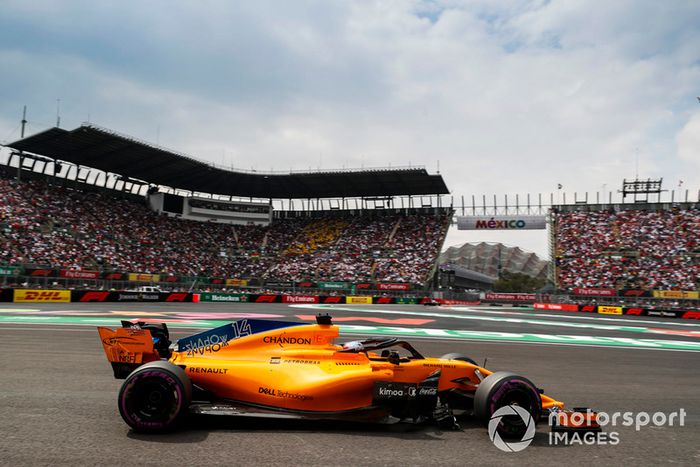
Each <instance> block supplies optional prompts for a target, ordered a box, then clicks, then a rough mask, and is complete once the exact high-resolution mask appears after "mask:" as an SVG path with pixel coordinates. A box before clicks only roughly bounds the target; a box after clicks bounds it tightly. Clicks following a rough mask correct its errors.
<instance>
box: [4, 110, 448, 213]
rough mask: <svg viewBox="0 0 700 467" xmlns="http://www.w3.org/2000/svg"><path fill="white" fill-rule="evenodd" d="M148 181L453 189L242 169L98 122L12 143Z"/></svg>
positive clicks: (332, 189) (371, 177) (351, 190)
mask: <svg viewBox="0 0 700 467" xmlns="http://www.w3.org/2000/svg"><path fill="white" fill-rule="evenodd" d="M7 146H8V147H10V148H13V149H15V150H17V151H23V152H28V153H32V154H37V155H41V156H44V157H49V158H52V159H55V160H60V161H65V162H70V163H73V164H76V165H80V166H84V167H90V168H94V169H98V170H101V171H104V172H108V173H113V174H118V175H121V176H126V177H129V178H132V179H136V180H141V181H144V182H146V183H150V184H155V185H162V186H167V187H170V188H175V189H181V190H188V191H193V192H201V193H212V194H220V195H228V196H242V197H254V198H270V199H314V198H360V197H363V198H364V197H389V196H418V195H441V194H447V193H449V190H448V189H447V186H446V185H445V182H444V180H443V178H442V176H441V175H439V174H438V175H430V174H428V172H427V171H426V170H425V168H420V167H419V168H416V167H413V168H394V169H392V168H382V169H366V170H337V171H323V172H321V171H319V172H272V173H263V172H242V171H235V170H229V169H225V168H220V167H217V166H215V165H213V164H209V163H206V162H203V161H200V160H197V159H195V158H193V157H190V156H186V155H184V154H179V153H176V152H173V151H170V150H167V149H164V148H160V147H158V146H154V145H151V144H148V143H145V142H142V141H139V140H137V139H134V138H131V137H128V136H123V135H120V134H117V133H115V132H113V131H111V130H106V129H103V128H100V127H97V126H95V125H91V124H83V125H82V126H80V127H78V128H76V129H74V130H70V131H69V130H64V129H61V128H50V129H48V130H45V131H42V132H40V133H37V134H35V135H32V136H29V137H26V138H24V139H21V140H19V141H15V142H13V143H10V144H8V145H7Z"/></svg>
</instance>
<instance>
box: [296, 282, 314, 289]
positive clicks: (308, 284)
mask: <svg viewBox="0 0 700 467" xmlns="http://www.w3.org/2000/svg"><path fill="white" fill-rule="evenodd" d="M297 287H302V288H304V289H309V288H313V287H316V284H314V283H313V282H298V283H297Z"/></svg>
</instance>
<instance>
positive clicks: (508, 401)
mask: <svg viewBox="0 0 700 467" xmlns="http://www.w3.org/2000/svg"><path fill="white" fill-rule="evenodd" d="M512 404H515V405H519V406H521V407H523V408H525V409H527V411H528V412H529V413H530V415H531V416H532V418H533V421H534V422H535V423H536V422H537V421H538V420H539V418H540V413H541V411H542V398H541V397H540V392H539V390H538V389H537V386H535V385H534V384H532V382H531V381H530V380H529V379H527V378H525V377H524V376H520V375H518V374H516V373H511V372H509V371H497V372H496V373H493V374H491V375H489V376H487V377H486V378H484V380H483V381H482V382H481V383H480V384H479V386H478V387H477V389H476V393H475V394H474V416H475V418H476V419H477V420H479V421H481V422H482V423H484V424H488V422H489V420H490V419H491V415H492V414H493V413H494V412H495V411H496V410H498V409H499V408H501V407H503V406H506V405H512ZM499 432H501V429H500V428H499ZM503 434H506V435H513V436H517V435H518V432H517V430H515V431H514V432H508V430H507V429H505V428H504V430H503Z"/></svg>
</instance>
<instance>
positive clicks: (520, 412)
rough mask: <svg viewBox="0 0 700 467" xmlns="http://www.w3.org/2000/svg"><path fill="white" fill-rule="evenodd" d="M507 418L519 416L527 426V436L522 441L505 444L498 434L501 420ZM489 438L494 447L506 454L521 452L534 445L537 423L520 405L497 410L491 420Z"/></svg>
mask: <svg viewBox="0 0 700 467" xmlns="http://www.w3.org/2000/svg"><path fill="white" fill-rule="evenodd" d="M506 416H517V417H520V419H521V420H522V421H523V423H524V424H525V427H526V428H525V434H523V438H522V439H521V440H520V441H512V442H509V443H507V442H505V441H503V438H501V435H499V434H498V425H499V424H500V423H501V419H502V418H503V417H506ZM488 432H489V438H491V442H493V444H494V446H496V447H497V448H498V449H500V450H501V451H504V452H520V451H522V450H523V449H525V448H526V447H528V446H529V445H530V443H532V440H533V439H534V437H535V421H534V420H533V419H532V416H531V415H530V413H529V412H528V411H527V410H525V409H524V408H523V407H520V406H518V405H506V406H503V407H501V408H500V409H498V410H496V411H495V412H494V413H493V415H491V420H489V428H488Z"/></svg>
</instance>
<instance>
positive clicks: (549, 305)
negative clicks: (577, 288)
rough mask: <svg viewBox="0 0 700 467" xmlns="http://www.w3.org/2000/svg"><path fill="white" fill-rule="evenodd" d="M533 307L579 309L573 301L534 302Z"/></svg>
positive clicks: (539, 308) (558, 309)
mask: <svg viewBox="0 0 700 467" xmlns="http://www.w3.org/2000/svg"><path fill="white" fill-rule="evenodd" d="M533 307H534V308H535V309H536V310H555V311H579V309H578V305H575V304H573V303H535V304H534V305H533Z"/></svg>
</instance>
